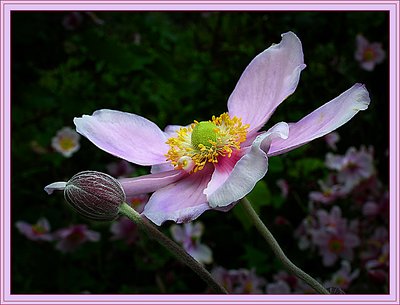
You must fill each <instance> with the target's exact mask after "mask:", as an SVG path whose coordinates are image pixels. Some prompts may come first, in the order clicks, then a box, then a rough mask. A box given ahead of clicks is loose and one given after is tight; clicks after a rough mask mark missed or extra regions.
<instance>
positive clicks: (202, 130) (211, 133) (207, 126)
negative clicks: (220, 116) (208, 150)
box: [191, 121, 217, 148]
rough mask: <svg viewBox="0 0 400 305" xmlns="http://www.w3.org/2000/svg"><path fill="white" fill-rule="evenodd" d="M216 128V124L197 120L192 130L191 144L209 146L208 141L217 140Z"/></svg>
mask: <svg viewBox="0 0 400 305" xmlns="http://www.w3.org/2000/svg"><path fill="white" fill-rule="evenodd" d="M216 128H217V126H216V125H215V124H214V123H211V122H208V121H204V122H199V123H198V124H197V125H196V126H195V127H194V128H193V131H192V137H191V139H192V145H193V146H194V147H196V148H199V145H200V144H202V145H204V146H205V147H211V145H212V144H211V143H210V141H211V142H214V143H215V142H217V133H216V132H215V129H216Z"/></svg>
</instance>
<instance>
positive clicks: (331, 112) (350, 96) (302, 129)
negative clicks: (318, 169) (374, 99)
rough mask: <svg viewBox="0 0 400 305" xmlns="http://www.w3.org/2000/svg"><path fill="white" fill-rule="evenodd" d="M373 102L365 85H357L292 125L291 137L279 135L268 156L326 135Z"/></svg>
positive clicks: (273, 142)
mask: <svg viewBox="0 0 400 305" xmlns="http://www.w3.org/2000/svg"><path fill="white" fill-rule="evenodd" d="M369 102H370V98H369V94H368V91H367V90H366V89H365V86H364V85H361V84H355V85H354V86H353V87H351V88H350V89H348V90H347V91H345V92H343V93H342V94H341V95H339V96H338V97H336V98H335V99H333V100H331V101H330V102H328V103H326V104H325V105H323V106H321V107H320V108H318V109H317V110H315V111H313V112H312V113H310V114H309V115H307V116H306V117H304V118H303V119H301V120H300V121H298V122H297V123H294V124H290V125H289V126H290V129H289V137H288V138H287V139H286V140H284V139H279V138H275V139H274V140H273V141H272V144H271V147H270V150H269V151H268V156H276V155H279V154H282V153H284V152H287V151H289V150H292V149H294V148H296V147H299V146H301V145H304V144H306V143H308V142H310V141H312V140H314V139H316V138H319V137H322V136H324V135H326V134H328V133H330V132H331V131H333V130H335V129H336V128H338V127H340V126H342V125H343V124H345V123H346V122H348V121H349V120H350V119H351V118H352V117H353V116H354V115H356V114H357V112H358V111H360V110H365V109H367V108H368V105H369Z"/></svg>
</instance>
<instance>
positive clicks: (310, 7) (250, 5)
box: [0, 0, 400, 304]
mask: <svg viewBox="0 0 400 305" xmlns="http://www.w3.org/2000/svg"><path fill="white" fill-rule="evenodd" d="M399 6H400V4H399V1H398V0H391V1H385V0H383V1H379V0H375V1H361V0H352V1H346V0H336V1H329V0H328V1H321V0H320V1H310V0H309V1H295V0H290V1H284V0H281V1H277V0H275V1H261V0H252V1H245V0H240V1H239V0H237V1H228V0H220V1H211V0H209V1H207V0H203V1H176V0H175V1H167V0H166V1H121V0H117V1H111V0H98V1H94V0H82V1H77V0H75V1H55V0H42V1H37V0H25V1H24V0H0V41H1V53H0V102H1V103H0V105H1V108H0V109H1V110H0V137H1V142H0V145H1V151H0V177H1V178H0V179H1V180H0V182H1V183H0V200H1V205H0V217H1V218H0V219H1V225H0V238H1V243H0V250H1V251H0V270H1V271H0V272H1V273H0V279H1V280H0V303H1V304H83V303H85V304H265V303H272V304H337V303H340V304H399V303H400V297H399V288H398V287H399V286H400V281H399V270H400V265H399V221H400V217H399V215H400V214H399V206H398V203H399V202H400V200H399V191H398V186H399V185H400V181H399V161H400V160H399V156H400V154H399V139H400V136H399V130H400V129H399V114H400V113H399V105H398V102H399V101H400V99H399V87H398V86H399V54H400V50H399V38H398V37H399ZM21 10H24V11H29V10H32V11H40V10H52V11H57V10H73V11H76V10H88V11H96V10H108V11H116V10H118V11H123V10H131V11H151V10H157V11H181V10H182V11H184V10H190V11H202V10H208V11H210V10H213V11H227V10H228V11H241V10H246V11H258V10H268V11H274V10H280V11H285V10H286V11H289V10H290V11H316V10H318V11H361V10H362V11H378V10H379V11H388V12H389V16H390V46H389V48H390V50H389V60H390V115H389V116H390V117H389V120H390V234H391V235H390V236H391V238H390V266H391V272H390V293H389V294H387V295H329V296H322V295H304V296H302V295H255V296H247V295H246V296H245V295H228V296H223V295H21V294H18V295H15V294H14V295H12V294H11V292H10V289H11V287H10V276H11V270H10V248H11V244H10V227H11V224H10V204H11V198H10V197H11V194H10V163H11V156H10V138H11V133H10V132H11V131H10V128H11V126H10V125H11V115H10V103H11V99H10V98H11V96H10V94H11V93H10V85H11V84H10V73H11V71H10V61H11V58H10V38H11V37H10V35H11V33H10V17H11V12H12V11H21ZM396 102H397V103H396Z"/></svg>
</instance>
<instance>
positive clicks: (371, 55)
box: [363, 49, 375, 61]
mask: <svg viewBox="0 0 400 305" xmlns="http://www.w3.org/2000/svg"><path fill="white" fill-rule="evenodd" d="M363 55H364V56H363V57H364V60H365V61H372V60H374V59H375V52H374V50H372V49H367V50H365V51H364V54H363Z"/></svg>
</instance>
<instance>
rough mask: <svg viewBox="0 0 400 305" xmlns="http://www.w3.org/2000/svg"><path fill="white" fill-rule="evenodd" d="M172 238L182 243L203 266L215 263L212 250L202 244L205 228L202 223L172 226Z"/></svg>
mask: <svg viewBox="0 0 400 305" xmlns="http://www.w3.org/2000/svg"><path fill="white" fill-rule="evenodd" d="M170 231H171V235H172V238H173V239H174V240H175V241H176V242H178V243H180V244H181V245H182V246H183V248H184V249H185V250H186V252H187V253H189V254H190V255H191V256H192V257H193V258H194V259H195V260H197V261H198V262H199V263H201V264H210V263H212V261H213V258H212V251H211V249H210V248H209V247H208V246H206V245H204V244H201V243H200V238H201V235H203V231H204V226H203V224H202V223H201V222H195V223H191V222H189V223H185V224H183V225H175V224H174V225H172V226H171V227H170Z"/></svg>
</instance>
